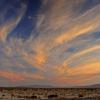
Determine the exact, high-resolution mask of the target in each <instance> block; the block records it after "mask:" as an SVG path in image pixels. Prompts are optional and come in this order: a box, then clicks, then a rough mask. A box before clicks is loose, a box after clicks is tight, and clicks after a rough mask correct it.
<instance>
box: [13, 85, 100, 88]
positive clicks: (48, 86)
mask: <svg viewBox="0 0 100 100" xmlns="http://www.w3.org/2000/svg"><path fill="white" fill-rule="evenodd" d="M12 87H16V88H17V87H18V88H100V84H93V85H87V86H72V87H71V86H70V87H67V86H66V87H60V86H53V85H23V86H12Z"/></svg>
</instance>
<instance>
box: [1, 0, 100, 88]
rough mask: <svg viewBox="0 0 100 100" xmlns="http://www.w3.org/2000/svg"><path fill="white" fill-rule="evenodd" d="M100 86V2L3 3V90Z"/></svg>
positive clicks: (43, 0) (33, 0)
mask: <svg viewBox="0 0 100 100" xmlns="http://www.w3.org/2000/svg"><path fill="white" fill-rule="evenodd" d="M99 83H100V0H0V86H1V87H2V86H27V85H37V84H39V85H54V86H64V87H69V86H80V85H90V84H99Z"/></svg>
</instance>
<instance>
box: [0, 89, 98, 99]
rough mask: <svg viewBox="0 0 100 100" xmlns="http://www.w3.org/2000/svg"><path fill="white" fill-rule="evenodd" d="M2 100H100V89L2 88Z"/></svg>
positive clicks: (0, 90) (0, 93) (0, 92)
mask: <svg viewBox="0 0 100 100" xmlns="http://www.w3.org/2000/svg"><path fill="white" fill-rule="evenodd" d="M0 100H100V89H99V88H0Z"/></svg>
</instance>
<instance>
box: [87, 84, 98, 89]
mask: <svg viewBox="0 0 100 100" xmlns="http://www.w3.org/2000/svg"><path fill="white" fill-rule="evenodd" d="M86 87H88V88H100V84H93V85H89V86H86Z"/></svg>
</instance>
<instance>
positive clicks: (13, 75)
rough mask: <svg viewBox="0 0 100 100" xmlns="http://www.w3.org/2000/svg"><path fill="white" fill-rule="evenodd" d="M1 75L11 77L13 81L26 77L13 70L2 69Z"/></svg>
mask: <svg viewBox="0 0 100 100" xmlns="http://www.w3.org/2000/svg"><path fill="white" fill-rule="evenodd" d="M0 76H2V77H4V78H7V79H9V80H11V81H12V82H17V81H23V80H24V79H25V77H24V76H23V75H21V74H18V73H14V72H11V71H10V72H8V71H2V72H1V71H0Z"/></svg>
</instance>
